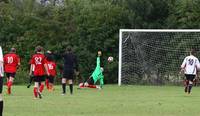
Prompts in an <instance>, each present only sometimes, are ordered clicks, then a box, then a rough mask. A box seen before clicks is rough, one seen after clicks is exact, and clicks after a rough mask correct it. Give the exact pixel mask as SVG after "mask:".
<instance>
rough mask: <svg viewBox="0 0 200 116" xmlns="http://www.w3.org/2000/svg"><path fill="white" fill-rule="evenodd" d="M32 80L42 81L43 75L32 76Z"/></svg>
mask: <svg viewBox="0 0 200 116" xmlns="http://www.w3.org/2000/svg"><path fill="white" fill-rule="evenodd" d="M33 80H34V82H44V81H45V76H34V78H33Z"/></svg>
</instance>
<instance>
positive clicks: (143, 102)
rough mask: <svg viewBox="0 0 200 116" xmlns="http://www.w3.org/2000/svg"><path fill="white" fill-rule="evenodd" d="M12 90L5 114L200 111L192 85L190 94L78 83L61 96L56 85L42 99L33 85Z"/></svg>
mask: <svg viewBox="0 0 200 116" xmlns="http://www.w3.org/2000/svg"><path fill="white" fill-rule="evenodd" d="M5 88H6V87H4V89H5ZM13 90H14V92H13V94H12V95H10V96H8V95H4V101H5V108H4V116H189V115H190V116H199V115H200V109H199V107H200V88H199V87H195V88H193V93H192V94H191V95H186V94H185V93H184V92H183V87H175V86H162V87H161V86H122V87H118V86H117V85H107V86H105V87H104V89H103V90H95V89H84V90H78V89H76V87H75V89H74V90H75V91H74V95H69V94H67V95H66V96H61V94H60V93H61V89H60V86H57V87H56V90H55V91H54V92H53V93H49V92H48V91H46V90H45V91H44V93H43V96H44V97H43V99H41V100H33V96H32V88H30V89H27V88H26V86H14V89H13ZM4 92H5V90H4ZM68 92H69V91H68Z"/></svg>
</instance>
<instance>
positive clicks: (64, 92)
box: [62, 78, 67, 95]
mask: <svg viewBox="0 0 200 116" xmlns="http://www.w3.org/2000/svg"><path fill="white" fill-rule="evenodd" d="M66 81H67V80H66V78H62V90H63V92H62V95H65V94H66Z"/></svg>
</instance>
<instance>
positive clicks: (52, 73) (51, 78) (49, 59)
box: [46, 51, 56, 92]
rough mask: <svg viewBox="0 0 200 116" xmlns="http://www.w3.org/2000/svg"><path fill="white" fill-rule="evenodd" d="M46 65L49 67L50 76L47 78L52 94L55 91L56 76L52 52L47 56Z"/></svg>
mask: <svg viewBox="0 0 200 116" xmlns="http://www.w3.org/2000/svg"><path fill="white" fill-rule="evenodd" d="M46 63H47V67H48V72H49V76H47V79H46V80H47V81H48V82H49V84H47V85H48V87H47V88H48V90H49V91H50V92H51V91H53V83H54V78H55V76H56V63H55V62H54V61H53V55H52V54H51V52H50V51H48V54H47V55H46Z"/></svg>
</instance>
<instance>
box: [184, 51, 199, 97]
mask: <svg viewBox="0 0 200 116" xmlns="http://www.w3.org/2000/svg"><path fill="white" fill-rule="evenodd" d="M194 55H195V50H194V49H192V50H191V51H190V55H189V56H187V57H185V59H184V61H183V63H182V65H181V72H182V73H184V74H185V77H186V82H185V92H186V93H188V94H190V92H191V89H192V86H193V81H194V79H195V77H196V76H197V72H198V69H199V68H200V66H199V65H200V64H199V60H198V58H196V57H195V56H194Z"/></svg>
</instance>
